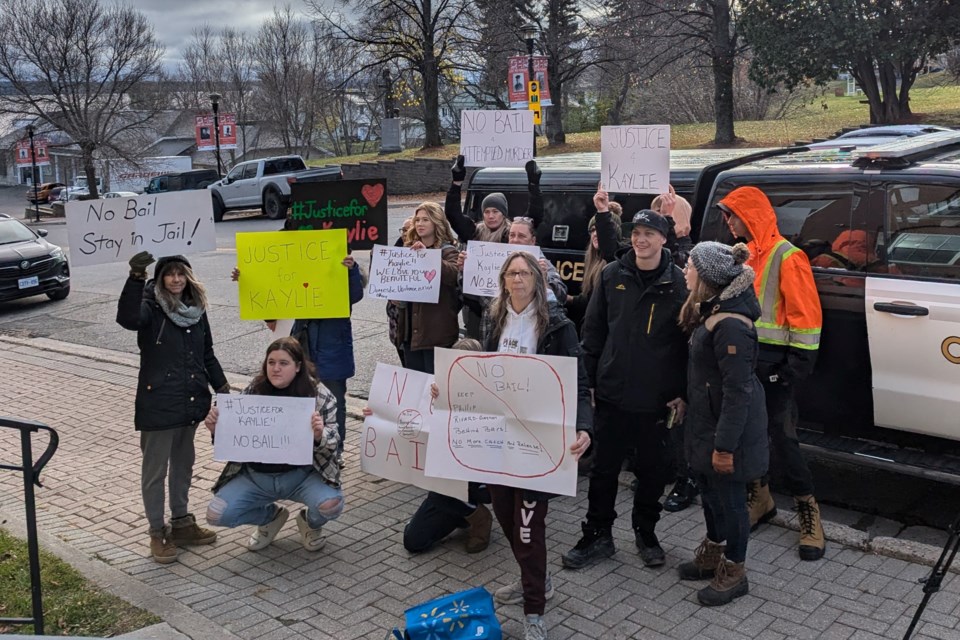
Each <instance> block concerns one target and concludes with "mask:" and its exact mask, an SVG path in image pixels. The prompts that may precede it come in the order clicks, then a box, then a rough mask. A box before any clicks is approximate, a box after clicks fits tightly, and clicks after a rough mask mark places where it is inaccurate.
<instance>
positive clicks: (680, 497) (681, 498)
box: [663, 478, 700, 513]
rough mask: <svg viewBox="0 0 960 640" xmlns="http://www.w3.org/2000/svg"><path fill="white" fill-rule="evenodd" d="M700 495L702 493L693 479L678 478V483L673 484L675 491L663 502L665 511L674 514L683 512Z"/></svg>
mask: <svg viewBox="0 0 960 640" xmlns="http://www.w3.org/2000/svg"><path fill="white" fill-rule="evenodd" d="M698 493H700V490H699V489H697V485H696V483H695V482H694V481H693V479H692V478H677V481H676V482H674V483H673V490H672V491H670V495H668V496H667V499H666V500H664V501H663V510H664V511H671V512H674V513H675V512H677V511H683V510H684V509H686V508H687V507H689V506H690V505H691V504H693V499H694V498H695V497H696V496H697V494H698Z"/></svg>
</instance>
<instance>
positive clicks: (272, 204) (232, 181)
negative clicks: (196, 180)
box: [207, 156, 342, 222]
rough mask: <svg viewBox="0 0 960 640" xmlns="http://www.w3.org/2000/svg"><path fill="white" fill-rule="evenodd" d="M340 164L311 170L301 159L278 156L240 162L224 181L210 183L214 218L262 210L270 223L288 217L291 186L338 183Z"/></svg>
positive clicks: (216, 219) (218, 218) (340, 174)
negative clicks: (250, 210)
mask: <svg viewBox="0 0 960 640" xmlns="http://www.w3.org/2000/svg"><path fill="white" fill-rule="evenodd" d="M341 176H342V172H341V170H340V167H339V165H330V166H326V167H320V168H317V169H308V168H307V165H306V164H304V162H303V158H301V157H300V156H279V157H276V158H263V159H261V160H251V161H249V162H241V163H240V164H238V165H236V166H234V167H233V168H232V169H230V172H229V173H228V174H227V175H226V177H224V178H223V179H222V180H218V181H217V182H214V183H213V184H211V185H210V186H209V187H207V188H208V189H210V191H212V192H213V194H212V197H213V219H214V220H215V221H217V222H219V221H220V220H222V219H223V214H224V212H226V211H229V210H230V209H251V208H254V207H260V208H261V209H262V210H263V213H264V215H266V216H267V217H268V218H270V219H271V220H279V219H281V218H284V217H286V215H287V207H288V206H289V205H290V184H291V182H293V181H296V182H308V181H309V182H316V181H321V180H339V179H340V178H341Z"/></svg>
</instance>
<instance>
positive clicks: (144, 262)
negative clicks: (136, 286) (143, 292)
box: [130, 251, 154, 276]
mask: <svg viewBox="0 0 960 640" xmlns="http://www.w3.org/2000/svg"><path fill="white" fill-rule="evenodd" d="M153 262H154V260H153V256H152V255H151V254H150V252H149V251H141V252H140V253H138V254H136V255H134V256H133V257H131V258H130V275H135V274H137V275H142V276H145V275H147V267H149V266H150V265H151V264H153Z"/></svg>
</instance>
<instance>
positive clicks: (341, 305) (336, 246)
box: [237, 229, 350, 320]
mask: <svg viewBox="0 0 960 640" xmlns="http://www.w3.org/2000/svg"><path fill="white" fill-rule="evenodd" d="M346 256H347V231H346V229H330V230H326V231H268V232H258V233H238V234H237V266H238V267H239V268H240V274H241V276H242V277H241V278H240V280H239V281H238V283H239V285H240V318H241V319H243V320H275V319H277V318H299V319H308V318H347V317H349V316H350V293H349V289H348V285H347V276H348V269H347V268H346V267H344V266H343V264H342V262H343V259H344V258H345V257H346Z"/></svg>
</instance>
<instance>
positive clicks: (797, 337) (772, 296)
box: [720, 187, 823, 351]
mask: <svg viewBox="0 0 960 640" xmlns="http://www.w3.org/2000/svg"><path fill="white" fill-rule="evenodd" d="M720 202H721V204H723V205H724V206H725V207H727V208H728V209H730V211H732V212H733V213H735V214H736V215H737V217H738V218H740V219H741V220H742V221H743V223H744V224H745V225H746V227H747V230H748V231H749V232H750V236H751V240H750V242H749V244H748V246H749V248H750V259H749V260H748V261H747V264H749V265H750V266H751V267H753V271H754V273H756V278H755V279H754V281H753V285H754V288H755V289H756V292H757V298H758V300H759V301H760V309H761V316H760V320H758V321H757V323H756V325H757V337H758V339H759V341H760V343H761V345H764V344H766V345H782V346H786V347H790V348H794V349H801V350H805V351H816V350H817V349H818V348H819V347H820V330H821V327H822V326H823V313H822V311H821V309H820V296H819V295H818V294H817V286H816V284H815V283H814V280H813V270H812V269H811V268H810V260H809V259H808V258H807V254H805V253H804V252H803V251H801V250H800V249H798V248H797V247H795V246H793V245H792V244H790V241H788V240H787V239H786V238H784V237H783V236H782V235H780V230H779V229H778V228H777V214H776V212H775V211H774V210H773V207H772V206H771V205H770V201H769V200H768V199H767V196H766V195H764V193H763V192H762V191H760V189H757V188H756V187H740V188H738V189H734V190H733V191H731V192H730V193H729V194H728V195H727V197H725V198H724V199H723V200H721V201H720Z"/></svg>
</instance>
